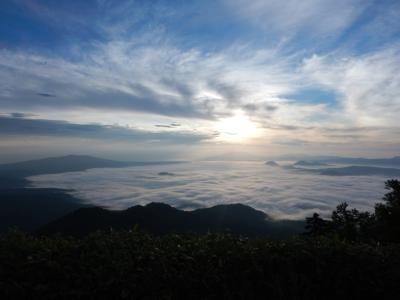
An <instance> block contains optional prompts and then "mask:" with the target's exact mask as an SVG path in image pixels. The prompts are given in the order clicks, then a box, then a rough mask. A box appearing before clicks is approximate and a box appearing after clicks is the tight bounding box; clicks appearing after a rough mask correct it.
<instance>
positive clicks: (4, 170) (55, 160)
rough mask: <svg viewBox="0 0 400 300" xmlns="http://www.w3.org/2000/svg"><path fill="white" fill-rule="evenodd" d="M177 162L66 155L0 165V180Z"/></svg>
mask: <svg viewBox="0 0 400 300" xmlns="http://www.w3.org/2000/svg"><path fill="white" fill-rule="evenodd" d="M169 163H177V162H128V161H115V160H110V159H103V158H97V157H93V156H88V155H67V156H61V157H50V158H44V159H38V160H29V161H24V162H18V163H11V164H3V165H0V178H1V177H6V176H7V177H8V178H22V177H27V176H33V175H40V174H56V173H65V172H74V171H85V170H87V169H92V168H121V167H129V166H143V165H150V164H169Z"/></svg>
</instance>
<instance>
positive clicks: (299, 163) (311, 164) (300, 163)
mask: <svg viewBox="0 0 400 300" xmlns="http://www.w3.org/2000/svg"><path fill="white" fill-rule="evenodd" d="M293 166H294V167H298V166H300V167H319V166H328V164H327V163H323V162H318V161H309V160H299V161H297V162H296V163H294V164H293Z"/></svg>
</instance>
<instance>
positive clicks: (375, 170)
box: [316, 166, 400, 177]
mask: <svg viewBox="0 0 400 300" xmlns="http://www.w3.org/2000/svg"><path fill="white" fill-rule="evenodd" d="M316 172H317V173H318V174H321V175H330V176H362V175H382V176H390V177H400V169H395V168H380V167H368V166H349V167H343V168H327V169H319V170H316Z"/></svg>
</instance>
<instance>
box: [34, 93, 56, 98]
mask: <svg viewBox="0 0 400 300" xmlns="http://www.w3.org/2000/svg"><path fill="white" fill-rule="evenodd" d="M37 95H38V96H42V97H56V95H54V94H48V93H37Z"/></svg>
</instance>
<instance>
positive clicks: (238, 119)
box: [215, 111, 259, 142]
mask: <svg viewBox="0 0 400 300" xmlns="http://www.w3.org/2000/svg"><path fill="white" fill-rule="evenodd" d="M215 130H216V131H217V132H218V133H219V136H218V139H220V140H223V141H226V142H244V141H246V140H249V139H251V138H253V137H256V136H257V135H258V133H259V128H258V127H257V124H256V123H254V122H252V121H251V120H250V119H249V117H248V116H246V115H245V114H244V113H243V112H240V111H238V112H235V114H234V115H233V116H232V117H229V118H224V119H221V120H219V121H218V122H217V123H216V125H215Z"/></svg>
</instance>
